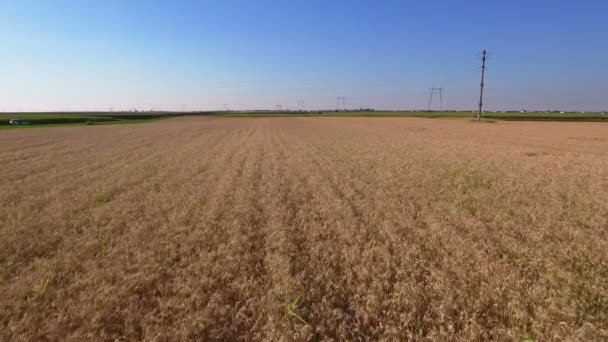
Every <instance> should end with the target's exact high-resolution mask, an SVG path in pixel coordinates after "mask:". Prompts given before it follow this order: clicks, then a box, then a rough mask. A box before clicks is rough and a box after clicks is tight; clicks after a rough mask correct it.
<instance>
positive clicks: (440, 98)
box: [426, 88, 443, 112]
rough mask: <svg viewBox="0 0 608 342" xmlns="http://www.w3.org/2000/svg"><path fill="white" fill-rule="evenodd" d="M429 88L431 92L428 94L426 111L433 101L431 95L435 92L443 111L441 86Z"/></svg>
mask: <svg viewBox="0 0 608 342" xmlns="http://www.w3.org/2000/svg"><path fill="white" fill-rule="evenodd" d="M430 90H431V94H430V95H429V105H428V107H427V109H426V111H427V112H430V111H431V104H432V102H433V95H434V94H435V93H438V94H439V106H440V107H439V108H440V110H441V111H443V88H430Z"/></svg>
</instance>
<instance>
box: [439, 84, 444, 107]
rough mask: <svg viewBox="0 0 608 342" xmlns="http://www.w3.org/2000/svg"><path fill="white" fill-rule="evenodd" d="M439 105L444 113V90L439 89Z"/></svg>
mask: <svg viewBox="0 0 608 342" xmlns="http://www.w3.org/2000/svg"><path fill="white" fill-rule="evenodd" d="M439 105H440V107H439V108H440V110H441V111H442V112H443V88H439Z"/></svg>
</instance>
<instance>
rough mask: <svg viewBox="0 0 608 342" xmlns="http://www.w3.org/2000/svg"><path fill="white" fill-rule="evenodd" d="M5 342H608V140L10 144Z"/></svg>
mask: <svg viewBox="0 0 608 342" xmlns="http://www.w3.org/2000/svg"><path fill="white" fill-rule="evenodd" d="M0 171H1V173H0V175H1V178H0V340H5V341H9V340H11V341H15V340H70V339H71V340H115V339H116V340H159V341H161V340H260V341H261V340H332V339H333V340H379V339H384V340H408V339H410V340H412V339H414V340H420V339H424V338H428V339H430V340H523V339H533V340H564V339H570V340H601V339H606V338H608V124H602V123H565V122H561V123H558V122H496V123H487V122H482V123H477V122H472V121H470V120H469V119H458V118H456V119H423V118H181V119H174V120H168V121H165V122H159V123H150V124H142V125H121V126H81V127H57V128H42V129H37V128H33V129H28V130H12V131H2V132H0Z"/></svg>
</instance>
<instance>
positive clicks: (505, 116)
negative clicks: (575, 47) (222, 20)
mask: <svg viewBox="0 0 608 342" xmlns="http://www.w3.org/2000/svg"><path fill="white" fill-rule="evenodd" d="M213 116H220V117H417V118H475V117H476V115H475V114H474V113H471V112H310V113H302V112H276V113H275V112H229V113H218V114H215V115H213ZM483 118H486V119H496V120H550V121H606V120H608V115H606V114H600V113H542V112H541V113H514V112H498V113H484V115H483Z"/></svg>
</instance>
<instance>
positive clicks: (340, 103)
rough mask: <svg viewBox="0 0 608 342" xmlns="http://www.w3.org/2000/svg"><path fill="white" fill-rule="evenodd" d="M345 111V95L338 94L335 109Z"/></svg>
mask: <svg viewBox="0 0 608 342" xmlns="http://www.w3.org/2000/svg"><path fill="white" fill-rule="evenodd" d="M340 110H341V111H345V110H346V97H344V96H338V97H336V111H340Z"/></svg>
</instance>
